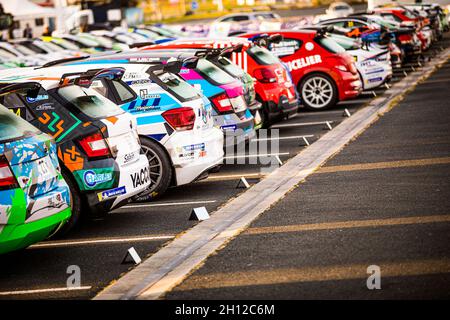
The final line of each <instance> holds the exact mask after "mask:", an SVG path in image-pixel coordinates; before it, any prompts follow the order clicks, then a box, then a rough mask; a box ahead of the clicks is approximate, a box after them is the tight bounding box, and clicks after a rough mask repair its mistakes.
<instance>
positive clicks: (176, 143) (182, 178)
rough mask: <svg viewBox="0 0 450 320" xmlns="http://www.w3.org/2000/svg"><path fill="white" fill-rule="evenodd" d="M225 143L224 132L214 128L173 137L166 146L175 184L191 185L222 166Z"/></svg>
mask: <svg viewBox="0 0 450 320" xmlns="http://www.w3.org/2000/svg"><path fill="white" fill-rule="evenodd" d="M223 141H224V138H223V133H222V131H221V130H220V129H218V128H214V127H213V128H210V129H207V130H205V131H203V132H201V134H198V133H194V132H187V131H186V132H179V133H177V134H174V135H172V137H171V138H170V139H169V140H168V141H167V142H166V143H165V144H164V146H165V147H166V148H167V151H168V153H169V155H170V157H171V159H172V164H173V166H174V169H175V184H176V185H183V184H188V183H191V182H193V181H195V180H196V179H197V178H199V177H200V176H202V175H203V174H204V173H207V172H208V171H209V170H210V169H211V168H213V167H215V166H217V165H218V164H221V163H222V160H223V154H224V151H223V143H224V142H223Z"/></svg>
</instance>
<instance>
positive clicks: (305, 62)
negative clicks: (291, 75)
mask: <svg viewBox="0 0 450 320" xmlns="http://www.w3.org/2000/svg"><path fill="white" fill-rule="evenodd" d="M321 62H322V57H321V56H320V55H318V54H316V55H313V56H308V57H305V58H300V59H296V60H292V61H289V62H287V65H288V67H289V70H290V71H293V70H298V69H301V68H304V67H308V66H311V65H314V64H318V63H321Z"/></svg>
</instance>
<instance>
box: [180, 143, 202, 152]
mask: <svg viewBox="0 0 450 320" xmlns="http://www.w3.org/2000/svg"><path fill="white" fill-rule="evenodd" d="M183 149H184V150H186V151H195V150H205V143H197V144H191V145H188V146H183Z"/></svg>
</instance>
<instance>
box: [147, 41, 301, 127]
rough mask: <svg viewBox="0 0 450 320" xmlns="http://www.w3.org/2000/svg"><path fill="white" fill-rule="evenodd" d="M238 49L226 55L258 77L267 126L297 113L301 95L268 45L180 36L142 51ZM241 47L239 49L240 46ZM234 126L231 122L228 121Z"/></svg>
mask: <svg viewBox="0 0 450 320" xmlns="http://www.w3.org/2000/svg"><path fill="white" fill-rule="evenodd" d="M233 47H234V48H235V50H234V52H228V54H227V53H226V57H227V58H229V59H230V60H231V61H232V62H234V63H235V64H237V65H238V66H239V67H240V68H241V69H242V70H243V71H245V72H248V73H249V74H250V75H251V76H253V78H255V85H254V88H255V91H256V99H257V100H258V101H259V102H260V103H261V104H262V111H261V112H260V115H261V117H262V122H263V126H264V127H268V126H269V125H270V124H271V123H273V122H275V121H277V120H280V119H282V118H283V117H288V116H291V115H293V114H295V113H297V110H298V103H299V101H298V97H297V92H296V90H295V87H294V85H293V84H292V81H291V76H290V75H289V71H288V70H286V68H285V67H284V66H283V64H282V62H281V61H280V60H279V59H278V58H277V57H275V56H274V55H273V54H271V53H270V52H269V51H268V50H266V49H265V48H263V47H261V46H259V45H256V44H254V43H252V42H251V41H249V40H247V39H244V38H236V37H230V38H228V39H205V38H198V39H194V38H193V39H179V40H176V41H171V42H167V43H162V44H159V45H153V46H149V47H144V48H142V50H162V49H164V50H168V49H197V50H198V49H209V50H211V49H224V48H233ZM238 48H239V49H238ZM228 125H231V124H227V126H228Z"/></svg>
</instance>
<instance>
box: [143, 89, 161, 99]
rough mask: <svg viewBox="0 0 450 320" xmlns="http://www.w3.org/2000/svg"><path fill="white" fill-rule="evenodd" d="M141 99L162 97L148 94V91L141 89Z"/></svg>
mask: <svg viewBox="0 0 450 320" xmlns="http://www.w3.org/2000/svg"><path fill="white" fill-rule="evenodd" d="M139 97H141V99H160V98H161V95H160V94H153V93H148V89H141V90H139Z"/></svg>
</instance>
